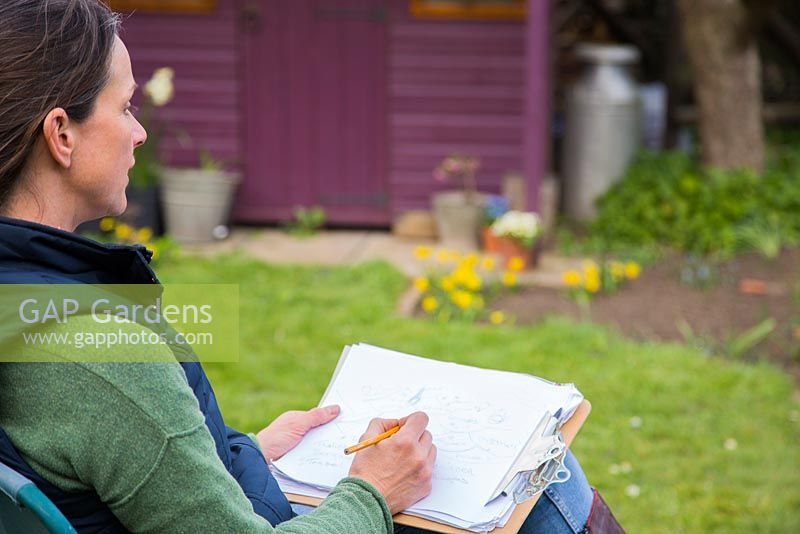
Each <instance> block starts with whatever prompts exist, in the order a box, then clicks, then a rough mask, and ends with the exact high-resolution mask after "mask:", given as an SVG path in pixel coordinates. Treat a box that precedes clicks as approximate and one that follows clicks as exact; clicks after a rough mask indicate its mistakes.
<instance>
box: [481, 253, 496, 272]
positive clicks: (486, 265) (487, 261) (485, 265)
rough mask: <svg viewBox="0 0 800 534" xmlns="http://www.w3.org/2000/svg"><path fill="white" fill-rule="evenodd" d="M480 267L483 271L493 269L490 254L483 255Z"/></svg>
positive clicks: (492, 259) (492, 260)
mask: <svg viewBox="0 0 800 534" xmlns="http://www.w3.org/2000/svg"><path fill="white" fill-rule="evenodd" d="M481 269H483V270H484V271H491V270H492V269H494V258H492V257H491V256H484V258H483V260H481Z"/></svg>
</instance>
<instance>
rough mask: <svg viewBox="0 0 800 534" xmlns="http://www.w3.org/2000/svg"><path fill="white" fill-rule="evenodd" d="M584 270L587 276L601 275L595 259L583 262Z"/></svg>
mask: <svg viewBox="0 0 800 534" xmlns="http://www.w3.org/2000/svg"><path fill="white" fill-rule="evenodd" d="M583 272H584V274H585V275H586V276H587V278H588V277H589V276H596V275H599V273H600V270H599V268H598V267H597V264H596V263H595V262H593V261H585V262H583Z"/></svg>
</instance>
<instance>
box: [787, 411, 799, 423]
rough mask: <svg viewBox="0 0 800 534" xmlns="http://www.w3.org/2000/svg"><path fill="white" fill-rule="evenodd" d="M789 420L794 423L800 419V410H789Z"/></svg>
mask: <svg viewBox="0 0 800 534" xmlns="http://www.w3.org/2000/svg"><path fill="white" fill-rule="evenodd" d="M789 421H791V422H793V423H796V422H798V421H800V412H798V411H797V410H792V411H791V412H789Z"/></svg>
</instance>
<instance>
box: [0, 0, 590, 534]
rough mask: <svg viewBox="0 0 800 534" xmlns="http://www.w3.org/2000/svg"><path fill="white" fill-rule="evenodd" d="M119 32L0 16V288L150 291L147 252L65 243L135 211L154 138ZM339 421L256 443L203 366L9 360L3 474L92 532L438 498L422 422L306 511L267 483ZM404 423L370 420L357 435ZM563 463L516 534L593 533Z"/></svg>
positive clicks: (104, 11) (2, 392)
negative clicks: (272, 462) (138, 180)
mask: <svg viewBox="0 0 800 534" xmlns="http://www.w3.org/2000/svg"><path fill="white" fill-rule="evenodd" d="M117 29H118V18H117V17H116V16H115V15H114V14H113V13H112V12H111V11H109V10H108V8H106V7H105V5H104V4H103V3H102V2H101V1H100V0H3V2H2V3H0V214H1V215H2V218H0V283H4V284H12V283H13V284H19V283H31V284H42V283H90V284H97V283H114V284H152V283H157V280H156V277H155V274H154V273H153V272H152V271H151V270H150V268H149V267H148V265H147V264H148V261H149V259H150V253H149V252H148V251H147V250H145V249H144V248H143V247H141V246H134V247H122V246H118V245H102V244H99V243H95V242H93V241H90V240H88V239H84V238H82V237H80V236H77V235H75V234H74V233H73V231H74V230H75V228H76V227H77V226H78V224H80V223H81V222H84V221H88V220H92V219H97V218H100V217H103V216H106V215H112V216H113V215H119V214H121V213H122V212H123V211H124V210H125V207H126V198H125V187H126V185H127V183H128V177H127V173H128V171H129V169H130V168H131V167H132V166H133V164H134V156H133V154H134V149H135V148H136V147H138V146H140V145H141V144H143V143H144V142H145V140H146V138H147V134H146V132H145V131H144V129H143V128H142V127H141V125H140V124H139V123H138V122H137V121H136V119H135V118H134V116H133V114H132V110H131V105H130V99H131V97H132V95H133V93H134V91H135V89H136V85H135V83H134V80H133V75H132V73H131V65H130V59H129V56H128V52H127V50H126V48H125V45H124V44H123V43H122V41H121V40H120V39H119V37H118V36H117ZM128 327H129V328H132V329H135V328H139V326H138V325H136V324H132V325H129V326H128ZM154 350H169V349H155V348H154ZM337 414H338V408H337V407H335V406H334V407H326V408H316V409H313V410H309V411H307V412H288V413H286V414H283V415H282V416H280V417H279V418H278V419H276V420H275V421H274V422H273V423H272V424H271V425H269V426H268V427H266V428H265V429H264V430H262V431H261V432H259V433H258V435H257V436H246V435H243V434H241V433H239V432H237V431H235V430H233V429H231V428H229V427H227V426H225V424H224V421H223V418H222V415H221V413H220V411H219V408H218V406H217V404H216V401H215V399H214V394H213V391H212V390H211V386H210V384H209V383H208V380H207V378H206V376H205V373H204V372H203V369H202V367H201V366H200V364H199V363H192V362H186V363H180V364H179V363H177V362H171V363H139V364H134V363H81V362H71V363H4V364H2V365H0V461H2V462H3V463H5V464H7V465H9V466H11V467H12V468H14V469H16V470H17V471H19V472H21V473H22V474H23V475H25V476H27V477H28V478H30V479H32V480H33V481H34V482H35V483H36V484H37V485H38V486H39V487H40V488H41V489H42V490H43V491H44V492H45V493H46V494H47V495H48V496H49V497H50V498H51V500H53V501H54V502H55V503H56V504H57V506H59V508H60V509H61V510H62V511H63V512H64V514H65V515H66V516H67V518H68V519H69V520H70V521H71V522H72V523H73V524H74V525H75V526H76V528H77V529H78V530H79V531H84V532H124V531H127V530H131V531H146V532H197V531H203V532H224V531H235V532H271V531H272V530H273V529H274V530H276V531H279V532H348V533H352V532H389V531H391V530H392V529H393V528H394V526H393V524H392V520H391V517H392V514H394V513H397V512H399V511H401V510H403V509H405V508H407V507H408V506H410V505H411V504H413V503H414V502H416V501H417V500H419V499H420V498H422V497H424V496H425V495H426V494H427V493H428V492H429V491H430V485H431V471H432V466H433V463H434V461H435V456H436V448H435V446H434V445H433V437H432V436H431V434H430V432H428V431H427V430H426V426H427V422H428V420H427V417H426V416H425V414H422V413H414V414H411V415H409V416H408V417H407V418H404V419H403V420H401V421H399V423H400V424H402V429H401V430H400V432H398V433H397V434H396V435H395V436H393V437H392V438H391V439H388V440H385V441H383V442H382V443H380V444H379V445H376V446H373V447H370V448H368V449H366V450H364V451H362V452H360V453H358V454H357V455H356V457H355V459H354V461H353V464H352V468H351V470H350V476H349V477H347V478H345V479H344V480H342V481H341V482H340V483H339V484H338V485H337V486H336V488H335V489H334V490H333V491H332V492H331V494H330V495H329V497H328V498H327V499H325V501H324V502H323V504H322V505H321V506H320V507H319V508H318V509H316V510H315V511H313V512H311V513H308V514H306V515H302V516H296V512H295V511H294V510H292V508H291V506H290V505H289V503H288V502H287V501H286V499H285V497H284V496H283V494H282V493H281V492H280V490H279V488H278V487H277V484H276V482H275V480H274V479H273V478H272V476H271V475H270V473H269V469H268V466H267V461H268V460H267V459H274V458H279V457H280V456H281V455H283V454H285V453H286V452H287V451H288V450H290V449H291V448H292V447H294V446H295V445H296V444H297V443H298V442H299V440H300V439H302V437H303V435H304V434H305V433H306V432H308V430H309V429H311V428H313V427H315V426H318V425H321V424H325V423H327V422H328V421H330V420H332V419H333V418H335V417H336V415H337ZM395 424H398V421H393V420H374V421H372V422H371V423H370V425H369V427H368V428H367V430H366V433H365V434H364V437H365V438H366V437H370V436H374V435H377V434H378V433H380V432H382V431H384V430H385V429H387V428H389V427H391V426H394V425H395ZM568 461H569V467H570V468H571V470H572V479H571V481H570V482H568V483H567V484H560V485H555V486H553V487H551V488H549V489H548V492H547V494H546V495H545V496H544V497H543V498H542V499H541V500H540V501H539V503H538V504H537V505H536V507H535V508H534V511H533V513H532V514H531V516H530V517H529V520H528V521H527V522H526V524H525V526H524V527H523V531H524V532H579V531H582V530H584V527H585V526H586V524H587V518H588V516H589V511H590V508H591V507H592V501H593V497H594V494H593V493H592V490H591V489H590V488H589V486H588V484H587V483H586V480H585V478H584V477H583V474H582V472H581V471H580V467H579V466H578V464H577V462H575V461H574V458H572V457H569V460H568ZM598 502H600V501H598ZM599 506H602V504H600V505H599Z"/></svg>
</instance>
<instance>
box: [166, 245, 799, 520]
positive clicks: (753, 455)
mask: <svg viewBox="0 0 800 534" xmlns="http://www.w3.org/2000/svg"><path fill="white" fill-rule="evenodd" d="M159 274H160V276H161V278H162V280H163V281H164V282H165V283H169V282H182V283H238V284H240V295H241V331H240V335H241V347H242V351H241V361H240V362H239V363H238V364H215V365H208V366H207V368H208V371H209V374H210V376H211V380H212V383H213V385H214V386H215V389H216V392H217V395H218V397H219V399H220V403H221V405H222V408H223V413H224V414H225V416H226V420H227V422H228V423H229V424H231V425H232V426H236V427H239V428H240V429H242V430H247V431H252V430H256V429H259V428H261V427H262V426H263V425H265V424H266V423H267V422H268V421H270V419H271V418H272V417H274V416H275V415H277V414H278V413H280V412H282V411H284V410H288V409H296V408H308V407H311V406H313V405H315V404H316V402H317V401H318V400H319V398H320V397H321V395H322V392H323V390H324V388H325V385H326V384H327V382H328V379H329V378H330V375H331V372H332V371H333V368H334V366H335V363H336V361H337V359H338V357H339V354H340V351H341V349H342V347H343V346H344V345H345V344H348V343H353V342H357V341H363V342H368V343H373V344H376V345H381V346H386V347H390V348H394V349H397V350H401V351H405V352H410V353H414V354H419V355H423V356H427V357H431V358H439V359H442V360H453V361H458V362H460V363H465V364H471V365H477V366H483V367H492V368H497V369H507V370H513V371H522V372H527V373H532V374H536V375H539V376H542V377H546V378H550V379H553V380H556V381H565V382H566V381H569V382H574V383H576V384H577V385H578V387H579V388H580V390H581V391H582V392H583V393H584V394H585V395H586V397H587V398H588V399H590V400H591V401H592V404H593V406H594V409H593V412H592V415H591V416H590V418H589V420H588V421H587V423H586V425H585V426H584V428H583V430H582V431H581V433H580V434H579V435H578V438H577V439H576V441H575V445H574V451H575V453H576V454H577V456H578V458H579V459H580V460H581V462H582V464H583V466H584V468H585V470H586V472H587V475H588V477H589V479H590V481H591V482H592V483H593V484H594V485H596V486H598V487H599V488H600V489H601V491H602V492H603V494H604V496H605V498H606V500H607V501H608V502H609V504H610V505H611V507H612V508H613V510H614V512H615V514H616V515H617V517H618V518H619V520H620V522H621V523H622V524H623V526H625V528H626V529H627V530H628V531H629V532H664V533H676V532H747V533H751V532H759V533H761V532H800V422H798V410H800V405H798V403H797V401H796V400H793V391H794V390H793V387H794V386H793V384H792V382H791V380H790V379H789V378H788V377H787V376H786V375H785V374H784V373H782V372H780V371H779V370H777V369H776V368H773V367H771V366H769V365H766V364H764V365H743V364H739V363H733V362H730V361H724V360H720V359H709V358H707V357H704V356H703V355H701V354H700V353H698V352H695V351H693V350H690V349H688V348H686V347H683V346H679V345H665V344H641V343H635V342H632V341H629V340H626V339H624V338H623V337H621V336H620V335H618V334H616V333H613V332H611V331H609V330H607V329H604V328H600V327H597V326H593V325H587V324H576V323H574V322H570V321H566V320H560V319H552V320H550V321H548V322H546V323H545V324H542V325H539V326H535V327H490V326H475V325H469V324H435V323H432V322H429V321H425V320H420V319H407V318H398V317H396V316H395V315H394V313H393V310H394V306H395V300H396V297H397V296H398V295H399V294H400V292H401V291H402V290H403V289H404V287H405V284H406V282H405V280H404V278H403V277H402V276H401V275H400V274H399V273H398V272H397V271H395V270H393V269H392V268H391V267H390V266H388V265H386V264H382V263H373V264H369V265H365V266H362V267H358V268H303V267H277V266H271V265H264V264H262V263H259V262H256V261H253V260H250V259H246V258H243V257H239V256H225V257H217V258H212V259H198V258H183V259H176V260H172V261H171V263H168V264H165V265H162V266H161V268H160V269H159ZM795 399H796V397H795ZM634 416H636V417H640V418H641V420H642V425H641V427H639V428H632V427H631V425H630V419H631V418H632V417H634ZM731 438H732V439H734V440H736V442H737V443H738V446H737V447H736V448H735V449H733V450H728V449H726V448H725V447H724V445H723V444H724V443H725V442H726V440H729V439H731ZM729 444H730V442H729ZM624 462H628V463H629V464H630V466H631V469H630V471H629V472H627V473H618V474H612V473H611V471H610V467H611V466H612V464H618V465H619V464H622V463H624ZM631 485H636V486H638V487H639V489H640V494H639V496H638V497H630V496H628V495H627V494H626V491H625V490H626V488H627V487H629V486H631Z"/></svg>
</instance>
